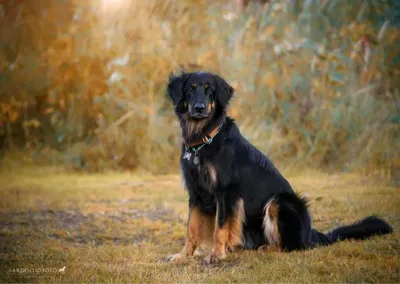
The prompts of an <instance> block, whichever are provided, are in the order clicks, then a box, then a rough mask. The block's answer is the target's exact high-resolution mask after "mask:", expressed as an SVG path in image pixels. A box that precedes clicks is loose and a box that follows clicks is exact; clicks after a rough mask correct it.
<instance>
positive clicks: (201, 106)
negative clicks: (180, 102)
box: [194, 103, 206, 112]
mask: <svg viewBox="0 0 400 284" xmlns="http://www.w3.org/2000/svg"><path fill="white" fill-rule="evenodd" d="M205 109H206V105H205V104H202V103H197V104H195V105H194V110H195V112H203V111H204V110H205Z"/></svg>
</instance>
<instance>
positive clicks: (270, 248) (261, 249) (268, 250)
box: [257, 245, 282, 252]
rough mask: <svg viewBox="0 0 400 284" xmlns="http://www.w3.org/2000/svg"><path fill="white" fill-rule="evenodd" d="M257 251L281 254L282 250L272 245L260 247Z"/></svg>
mask: <svg viewBox="0 0 400 284" xmlns="http://www.w3.org/2000/svg"><path fill="white" fill-rule="evenodd" d="M257 250H258V251H266V252H281V251H282V249H281V248H280V247H278V246H273V245H262V246H260V247H259V248H258V249H257Z"/></svg>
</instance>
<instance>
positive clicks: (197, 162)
mask: <svg viewBox="0 0 400 284" xmlns="http://www.w3.org/2000/svg"><path fill="white" fill-rule="evenodd" d="M199 162H200V159H199V157H197V156H194V158H193V163H194V164H195V165H198V164H199Z"/></svg>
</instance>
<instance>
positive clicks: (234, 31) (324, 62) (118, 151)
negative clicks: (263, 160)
mask: <svg viewBox="0 0 400 284" xmlns="http://www.w3.org/2000/svg"><path fill="white" fill-rule="evenodd" d="M102 3H103V5H94V4H93V2H91V1H75V2H69V1H53V0H47V1H41V3H40V5H38V4H36V3H35V2H31V1H25V2H24V1H21V2H10V3H6V4H0V5H2V6H0V12H1V13H0V15H2V16H1V22H2V24H1V28H0V29H1V37H2V38H3V40H2V42H7V44H4V48H3V51H2V55H1V57H0V58H1V59H0V67H1V68H0V70H1V71H0V80H1V84H0V93H1V99H0V103H1V116H0V117H2V118H1V119H0V125H1V126H0V129H1V131H0V133H4V135H3V136H7V139H6V140H7V143H6V144H7V145H8V148H10V147H11V146H12V145H14V146H15V147H17V146H24V147H25V148H26V150H27V151H30V153H34V154H35V157H38V158H39V159H44V156H45V155H46V154H45V153H51V154H50V155H51V159H50V160H51V161H52V162H53V163H63V164H67V165H69V166H72V167H74V168H76V169H85V170H91V171H99V170H104V169H107V168H114V169H136V168H143V169H145V170H147V171H151V172H154V173H166V172H170V171H175V170H176V169H177V165H178V161H179V150H180V143H181V139H180V135H179V134H180V130H179V127H178V122H177V121H176V119H175V117H174V115H173V111H172V106H171V104H170V103H169V102H168V100H167V97H166V95H165V86H166V82H167V78H168V75H169V73H170V72H171V70H172V71H175V72H179V71H180V70H181V69H182V68H184V69H185V70H186V71H193V70H201V69H202V70H209V71H212V72H217V73H220V74H221V75H222V76H224V77H225V78H226V79H228V81H229V82H230V83H231V85H232V86H233V87H234V88H235V89H236V94H235V98H234V101H233V102H232V104H231V108H230V114H231V115H232V116H233V117H235V118H236V119H237V121H238V123H239V125H240V127H241V130H242V131H243V132H244V134H245V136H247V137H248V138H249V140H251V141H252V142H253V143H254V144H255V145H257V146H258V147H259V148H260V149H261V150H263V151H264V152H266V153H267V154H268V155H269V156H271V158H272V159H273V160H274V161H276V162H277V163H278V164H280V166H287V165H295V166H313V167H325V168H329V169H335V170H351V169H367V170H375V169H383V170H385V171H386V170H387V171H389V172H390V171H393V169H397V168H399V167H400V165H399V164H396V163H398V162H397V161H398V160H399V159H398V158H399V157H398V153H400V151H399V150H400V145H399V141H398V137H399V123H400V111H399V109H400V107H399V93H400V89H399V87H398V83H397V82H396V81H395V78H396V76H397V77H398V76H399V73H400V68H399V60H400V59H399V57H398V54H400V53H399V49H400V48H399V45H398V42H399V39H400V32H399V26H400V25H399V19H398V15H399V13H397V12H398V11H400V5H399V4H398V3H397V2H396V1H356V2H351V3H350V2H347V1H335V0H330V1H313V0H309V1H304V2H303V1H299V0H294V1H269V2H268V3H266V4H265V5H260V4H257V3H250V5H248V6H247V8H246V10H245V11H244V12H243V13H237V12H236V11H235V9H234V6H235V5H234V4H235V3H234V1H219V2H218V1H217V2H214V1H205V0H204V1H189V0H186V1H160V0H148V1H106V0H105V1H103V2H102ZM396 11H397V12H396ZM396 17H397V18H396ZM28 36H29V37H28ZM249 110H251V112H249ZM47 155H49V154H47Z"/></svg>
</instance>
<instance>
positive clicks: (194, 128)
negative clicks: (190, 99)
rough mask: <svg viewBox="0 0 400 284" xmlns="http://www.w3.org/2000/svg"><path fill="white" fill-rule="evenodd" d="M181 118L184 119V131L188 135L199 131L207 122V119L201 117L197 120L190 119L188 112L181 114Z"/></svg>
mask: <svg viewBox="0 0 400 284" xmlns="http://www.w3.org/2000/svg"><path fill="white" fill-rule="evenodd" d="M189 108H190V105H189ZM183 120H184V121H185V128H186V133H187V136H188V137H191V136H193V135H196V134H198V133H200V132H201V131H202V130H203V128H204V127H205V126H206V125H207V123H208V119H202V120H199V121H195V120H190V119H189V114H188V113H186V114H185V115H184V116H183Z"/></svg>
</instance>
